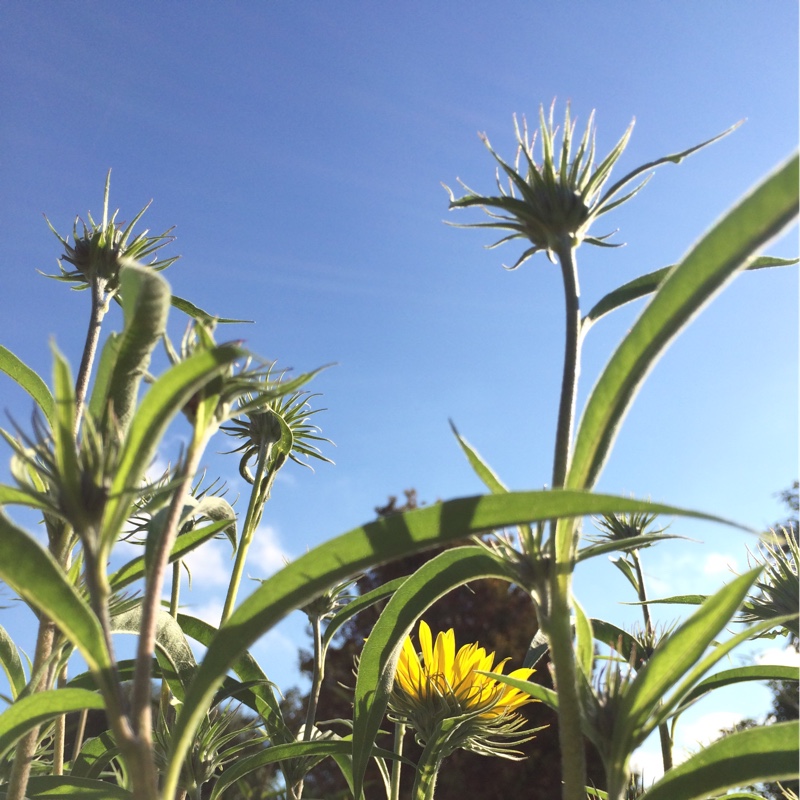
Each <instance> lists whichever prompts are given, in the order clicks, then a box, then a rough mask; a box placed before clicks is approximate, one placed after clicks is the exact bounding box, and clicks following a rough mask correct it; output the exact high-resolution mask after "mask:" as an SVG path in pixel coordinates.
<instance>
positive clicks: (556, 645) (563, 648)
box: [546, 576, 586, 800]
mask: <svg viewBox="0 0 800 800" xmlns="http://www.w3.org/2000/svg"><path fill="white" fill-rule="evenodd" d="M566 577H567V580H568V581H569V578H570V577H571V576H566ZM569 596H570V590H569V582H568V583H567V587H566V591H563V590H562V591H556V592H554V593H553V597H552V608H551V616H550V619H549V620H548V621H547V629H546V633H547V638H548V642H549V645H550V659H551V661H552V664H553V672H554V679H555V681H554V682H555V688H556V691H557V692H558V740H559V744H560V749H561V777H562V798H563V800H585V797H586V756H585V752H584V745H583V731H582V730H581V705H580V698H579V697H578V675H577V670H576V665H575V649H574V646H573V643H572V626H571V624H570V610H571V603H570V599H569Z"/></svg>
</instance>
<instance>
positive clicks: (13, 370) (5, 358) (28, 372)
mask: <svg viewBox="0 0 800 800" xmlns="http://www.w3.org/2000/svg"><path fill="white" fill-rule="evenodd" d="M0 370H2V371H3V372H5V373H6V375H8V377H9V378H11V380H13V381H14V382H15V383H16V384H17V385H18V386H20V387H21V388H22V389H24V390H25V391H26V392H27V393H28V394H29V395H30V396H31V398H32V399H33V401H34V402H35V403H36V405H37V406H38V408H39V410H40V411H41V412H42V414H44V416H45V418H46V419H47V421H48V422H50V423H51V424H52V417H53V402H54V401H53V395H51V394H50V390H49V389H48V388H47V384H46V383H45V382H44V381H43V380H42V379H41V378H40V377H39V375H38V374H37V373H36V372H34V370H32V369H31V368H30V367H29V366H28V365H27V364H26V363H25V362H24V361H22V360H21V359H19V358H17V356H15V355H14V354H13V353H12V352H11V351H10V350H9V349H7V348H5V347H3V346H2V345H0Z"/></svg>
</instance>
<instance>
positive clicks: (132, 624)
mask: <svg viewBox="0 0 800 800" xmlns="http://www.w3.org/2000/svg"><path fill="white" fill-rule="evenodd" d="M141 622H142V608H141V606H137V607H136V608H132V609H131V610H130V611H125V612H123V613H122V614H117V615H116V616H114V617H112V619H111V630H112V632H113V633H132V634H136V635H138V634H139V631H140V628H141ZM156 658H157V659H158V663H159V666H160V667H161V675H162V677H163V678H164V679H165V680H166V681H167V684H168V685H169V688H170V690H171V691H172V693H173V694H174V695H175V697H177V698H178V700H180V701H183V696H184V687H186V686H188V684H189V682H190V680H191V678H192V675H193V674H194V671H195V670H196V669H197V662H196V661H195V660H194V654H193V653H192V649H191V647H189V643H188V642H187V641H186V637H185V636H184V634H183V630H182V629H181V626H180V625H179V624H178V622H177V621H176V620H175V619H174V618H173V617H172V616H170V615H169V614H168V613H167V612H166V611H165V610H164V609H161V610H160V611H159V612H158V616H157V618H156Z"/></svg>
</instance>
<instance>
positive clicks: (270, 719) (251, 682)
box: [178, 614, 293, 744]
mask: <svg viewBox="0 0 800 800" xmlns="http://www.w3.org/2000/svg"><path fill="white" fill-rule="evenodd" d="M178 623H179V624H180V626H181V628H182V629H183V632H184V633H185V634H186V635H187V636H189V637H190V638H192V639H194V640H195V641H196V642H200V644H202V645H204V646H205V647H208V646H209V645H210V644H211V643H212V642H213V640H214V636H215V635H216V633H217V628H215V627H214V626H213V625H209V624H208V623H207V622H204V621H203V620H201V619H196V618H195V617H190V616H187V615H186V614H178ZM231 669H232V670H233V672H234V673H235V674H236V675H237V676H238V677H239V678H240V679H241V680H242V681H244V682H245V683H246V684H247V686H248V688H249V690H250V692H251V693H252V695H253V697H254V698H255V702H254V703H253V708H254V710H255V711H257V712H258V714H259V715H260V716H261V719H262V720H263V721H264V727H265V728H266V729H267V733H268V734H269V738H270V739H271V740H272V742H273V744H274V743H276V742H280V743H286V742H288V741H292V740H293V736H292V733H291V731H290V730H289V727H288V726H287V725H286V721H285V720H284V718H283V711H282V710H281V706H280V703H279V702H278V699H277V697H275V692H274V691H273V686H274V684H273V683H272V681H270V680H269V679H268V678H267V676H266V675H265V674H264V672H263V671H262V670H261V667H259V666H258V662H257V661H256V660H255V659H254V658H253V656H251V655H250V653H248V652H244V653H242V654H241V655H239V656H238V657H237V658H236V660H235V661H234V662H233V663H232V664H231ZM230 694H231V696H233V697H236V698H237V699H240V700H242V701H243V702H245V701H244V699H243V698H241V697H240V696H239V695H237V693H236V692H231V693H230Z"/></svg>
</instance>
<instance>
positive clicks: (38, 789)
mask: <svg viewBox="0 0 800 800" xmlns="http://www.w3.org/2000/svg"><path fill="white" fill-rule="evenodd" d="M25 796H26V798H29V800H60V798H62V797H71V798H76V800H133V795H132V794H131V793H130V792H129V791H127V790H126V789H121V788H120V787H119V786H115V785H114V784H113V783H109V782H108V781H97V780H91V779H90V778H73V777H71V776H69V775H38V776H34V777H32V778H30V779H29V781H28V788H27V790H26V795H25ZM5 798H6V794H5V792H0V800H5Z"/></svg>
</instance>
